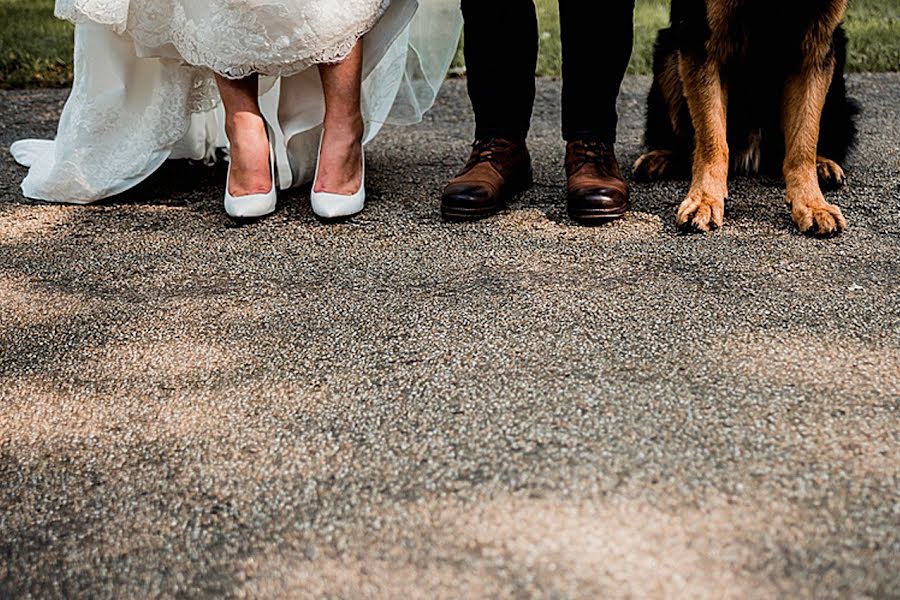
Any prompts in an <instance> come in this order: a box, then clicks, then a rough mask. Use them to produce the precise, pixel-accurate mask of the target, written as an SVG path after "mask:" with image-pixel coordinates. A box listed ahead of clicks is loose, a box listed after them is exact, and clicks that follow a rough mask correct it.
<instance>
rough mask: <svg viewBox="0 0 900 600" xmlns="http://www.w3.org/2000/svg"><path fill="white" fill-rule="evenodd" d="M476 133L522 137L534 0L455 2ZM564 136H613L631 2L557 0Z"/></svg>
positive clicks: (533, 47)
mask: <svg viewBox="0 0 900 600" xmlns="http://www.w3.org/2000/svg"><path fill="white" fill-rule="evenodd" d="M462 10H463V17H464V18H465V52H466V71H467V77H468V86H469V97H470V98H471V99H472V106H473V108H474V109H475V137H476V138H477V139H484V138H486V137H491V136H500V137H505V138H510V139H516V140H518V139H524V138H525V137H526V136H527V135H528V128H529V126H530V124H531V111H532V108H533V105H534V95H535V84H534V72H535V69H536V67H537V54H538V25H537V14H536V11H535V6H534V0H462ZM559 12H560V22H561V28H562V54H563V66H562V71H563V93H562V114H563V119H562V120H563V137H564V138H565V139H566V140H568V141H571V140H576V139H591V140H597V141H601V142H615V140H616V123H617V122H618V115H617V114H616V98H617V97H618V95H619V87H620V86H621V85H622V79H623V77H624V76H625V69H626V68H627V67H628V61H629V59H630V58H631V46H632V42H633V39H634V32H633V25H634V0H559Z"/></svg>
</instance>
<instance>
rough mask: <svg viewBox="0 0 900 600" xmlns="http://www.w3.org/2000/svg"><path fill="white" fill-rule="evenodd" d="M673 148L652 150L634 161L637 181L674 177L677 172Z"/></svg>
mask: <svg viewBox="0 0 900 600" xmlns="http://www.w3.org/2000/svg"><path fill="white" fill-rule="evenodd" d="M674 154H675V153H674V152H672V151H671V150H651V151H650V152H647V153H646V154H644V155H643V156H641V157H640V158H639V159H637V160H636V161H635V162H634V168H633V170H634V179H635V180H636V181H643V182H647V181H660V180H662V179H672V178H673V177H675V175H676V174H677V170H678V169H677V168H676V166H675V156H674Z"/></svg>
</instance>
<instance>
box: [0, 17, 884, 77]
mask: <svg viewBox="0 0 900 600" xmlns="http://www.w3.org/2000/svg"><path fill="white" fill-rule="evenodd" d="M483 1H485V2H489V1H490V0H483ZM584 1H585V2H587V1H599V0H584ZM785 1H786V2H791V1H793V0H785ZM668 5H669V3H668V0H637V8H636V10H635V47H634V56H633V58H632V60H631V65H630V66H629V68H628V71H629V72H630V73H649V72H650V66H651V52H652V45H653V38H654V37H655V35H656V31H657V29H659V28H660V27H664V26H665V25H666V24H667V22H668ZM537 6H538V14H539V18H540V24H541V25H540V27H541V54H540V58H539V60H538V73H539V74H540V75H557V74H559V70H560V48H559V14H558V11H557V4H556V0H537ZM847 31H848V33H849V35H850V59H849V69H850V70H851V71H898V70H900V1H898V0H852V1H851V3H850V14H849V15H848V17H847ZM457 62H458V64H459V63H461V58H458V59H457ZM71 78H72V27H71V25H69V24H68V23H64V22H61V21H58V20H56V19H54V18H53V0H0V88H15V87H46V86H51V87H52V86H62V85H67V84H69V83H70V82H71Z"/></svg>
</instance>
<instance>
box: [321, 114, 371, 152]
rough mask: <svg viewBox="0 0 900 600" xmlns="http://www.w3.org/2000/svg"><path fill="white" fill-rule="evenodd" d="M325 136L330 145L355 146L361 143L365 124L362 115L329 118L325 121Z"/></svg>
mask: <svg viewBox="0 0 900 600" xmlns="http://www.w3.org/2000/svg"><path fill="white" fill-rule="evenodd" d="M324 127H325V136H326V137H328V138H329V140H330V141H331V142H332V143H340V144H346V145H348V146H350V145H356V144H361V143H362V138H363V134H364V133H365V122H364V121H363V118H362V115H361V114H359V113H357V114H355V115H347V116H340V117H333V116H329V117H328V118H326V120H325V124H324Z"/></svg>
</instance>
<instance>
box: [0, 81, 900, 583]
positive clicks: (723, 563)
mask: <svg viewBox="0 0 900 600" xmlns="http://www.w3.org/2000/svg"><path fill="white" fill-rule="evenodd" d="M648 83H649V82H648V80H647V79H646V78H629V79H628V80H627V82H626V85H625V91H624V93H623V97H622V111H623V119H622V131H621V149H620V153H621V155H622V158H623V162H625V163H630V162H631V161H632V160H633V159H634V158H636V156H637V154H638V152H639V144H640V133H641V127H642V121H641V113H642V110H643V98H644V95H645V94H646V90H647V88H648ZM851 91H852V93H853V95H854V96H856V97H857V98H859V99H860V100H861V101H862V103H863V105H864V107H865V114H864V116H863V118H862V122H861V131H862V139H861V144H860V147H859V150H858V152H857V153H856V155H855V157H854V158H853V160H852V163H851V165H850V171H849V185H848V187H847V188H846V189H845V190H843V191H841V192H838V193H835V194H831V195H830V197H831V198H832V199H833V200H834V201H835V202H837V203H838V204H839V205H840V206H841V207H843V209H844V212H845V215H847V217H848V219H849V220H850V223H851V229H850V231H849V232H848V233H847V234H846V235H844V236H842V237H840V238H838V239H834V240H826V241H819V240H812V239H807V238H805V237H802V236H800V235H798V234H796V233H795V232H794V230H793V228H792V226H791V224H790V218H789V214H788V210H787V209H786V207H785V206H784V205H783V204H782V197H783V190H782V188H781V186H780V183H779V182H777V181H763V182H759V181H751V180H738V181H736V182H735V183H734V184H733V186H732V189H731V200H730V204H729V206H728V215H727V225H726V227H725V228H724V229H723V230H721V231H719V232H717V233H714V234H712V235H706V236H682V235H678V234H676V232H675V231H674V227H673V215H674V211H675V207H676V206H677V204H678V202H679V200H680V196H681V195H682V194H683V193H684V192H685V189H686V184H685V183H683V182H678V183H674V184H671V185H655V186H636V187H635V189H634V198H635V202H634V212H633V213H632V214H631V215H630V216H629V217H628V218H626V219H625V220H623V221H621V222H619V223H616V224H614V225H611V226H608V227H602V228H594V229H585V228H580V227H576V226H573V225H572V224H570V223H569V222H568V220H567V219H566V217H565V211H564V207H563V197H562V191H561V186H562V185H563V175H562V167H561V163H562V150H563V149H562V145H561V142H559V136H558V133H557V123H558V120H559V115H558V111H557V108H556V106H557V101H556V99H557V96H558V93H559V86H558V83H557V82H554V81H551V80H546V81H542V82H541V83H540V85H539V94H538V95H539V99H538V107H537V109H536V114H535V129H534V132H533V136H532V150H533V153H534V155H535V161H536V168H537V171H538V184H537V186H536V188H535V189H534V190H532V191H531V192H529V193H528V194H527V195H525V196H524V197H523V198H522V199H521V200H520V201H519V202H518V203H517V204H515V206H514V207H513V208H512V210H510V211H509V212H507V213H505V214H503V215H501V216H499V217H496V218H494V219H492V220H489V221H487V222H483V223H480V224H472V225H458V226H449V225H445V224H442V223H441V222H440V221H439V219H438V216H437V212H438V211H437V194H438V190H439V189H440V188H441V186H442V184H443V182H444V181H445V180H446V179H447V178H448V177H449V176H450V175H451V174H452V172H453V171H454V170H455V169H456V168H457V167H458V166H459V164H460V163H461V161H462V160H463V158H464V155H465V153H466V151H467V145H468V142H469V135H470V131H471V122H470V117H469V111H468V108H467V106H468V105H467V102H466V100H465V95H464V87H463V84H462V82H460V81H451V82H450V83H449V84H448V85H447V88H446V91H445V93H444V95H443V98H442V100H441V102H440V104H439V106H438V107H437V108H436V109H435V111H434V112H433V113H432V114H431V115H430V117H429V120H428V121H427V122H426V123H424V124H422V125H420V126H418V127H416V128H411V129H397V128H391V129H389V130H388V131H387V132H386V134H385V135H383V136H382V137H380V138H379V139H378V140H377V142H376V143H375V144H374V145H373V147H372V149H371V152H370V166H369V169H370V178H371V182H370V188H371V190H370V193H371V195H372V196H373V198H372V200H371V204H370V207H369V208H368V209H367V211H366V212H365V213H364V214H363V215H362V216H361V217H359V218H357V219H355V220H354V221H352V222H350V223H347V224H341V225H332V226H329V225H322V224H320V223H319V222H318V221H316V220H315V219H314V218H313V216H312V214H311V212H310V210H309V208H308V206H307V198H306V196H305V195H304V193H303V192H300V191H295V192H291V193H287V194H284V197H283V201H282V205H283V208H282V210H280V211H279V213H278V214H276V215H275V216H274V217H272V218H270V219H268V220H266V221H263V222H261V223H258V224H256V225H254V226H250V227H232V226H230V225H229V224H228V222H227V220H226V219H225V217H224V216H223V215H222V214H221V210H220V188H221V186H222V185H223V181H224V172H223V170H222V168H221V167H219V168H212V169H209V168H205V167H190V166H186V165H169V166H167V167H165V168H164V172H163V173H161V174H160V175H159V176H157V177H155V178H154V179H153V180H152V181H150V182H148V183H147V184H145V185H143V186H141V187H140V188H139V189H138V190H135V191H133V192H131V193H129V194H127V196H125V197H123V198H121V199H117V200H116V201H114V202H108V203H105V204H102V205H98V206H93V207H69V206H52V205H44V204H34V203H28V202H26V201H24V200H23V199H22V198H21V197H20V196H19V193H18V183H19V180H20V179H21V177H22V176H23V173H24V171H23V169H21V168H19V167H17V166H15V165H14V164H13V163H12V160H11V158H10V157H9V153H8V152H5V151H0V597H7V596H12V597H28V596H34V597H63V596H65V597H74V596H82V597H90V598H101V597H110V598H112V597H143V596H152V595H162V596H182V597H196V596H201V597H202V596H209V597H220V596H247V597H268V598H283V597H300V598H303V597H347V598H357V597H359V598H362V597H366V598H400V597H403V598H409V599H414V598H428V599H430V598H469V597H491V598H493V597H514V598H523V597H547V598H600V597H603V598H618V597H622V598H624V597H637V598H644V597H648V598H657V597H659V598H662V597H690V598H694V597H696V598H723V597H741V598H744V597H765V598H768V597H776V596H803V597H817V598H829V597H867V596H869V597H885V598H886V597H897V594H898V590H900V576H898V573H900V569H898V564H900V537H898V531H900V497H898V489H900V488H898V479H900V477H898V473H900V469H898V456H900V427H898V424H900V422H898V407H900V301H898V299H900V266H898V251H900V144H898V140H900V114H898V111H900V109H898V106H900V74H892V75H862V76H854V77H853V78H852V79H851ZM64 98H65V94H64V93H63V92H59V91H16V92H2V93H0V146H2V147H3V148H5V147H8V145H9V143H10V142H12V141H14V140H15V139H18V138H19V137H23V136H35V135H39V136H49V135H52V132H53V130H54V127H55V121H56V118H57V117H58V113H59V110H60V108H61V105H62V102H63V100H64Z"/></svg>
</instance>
